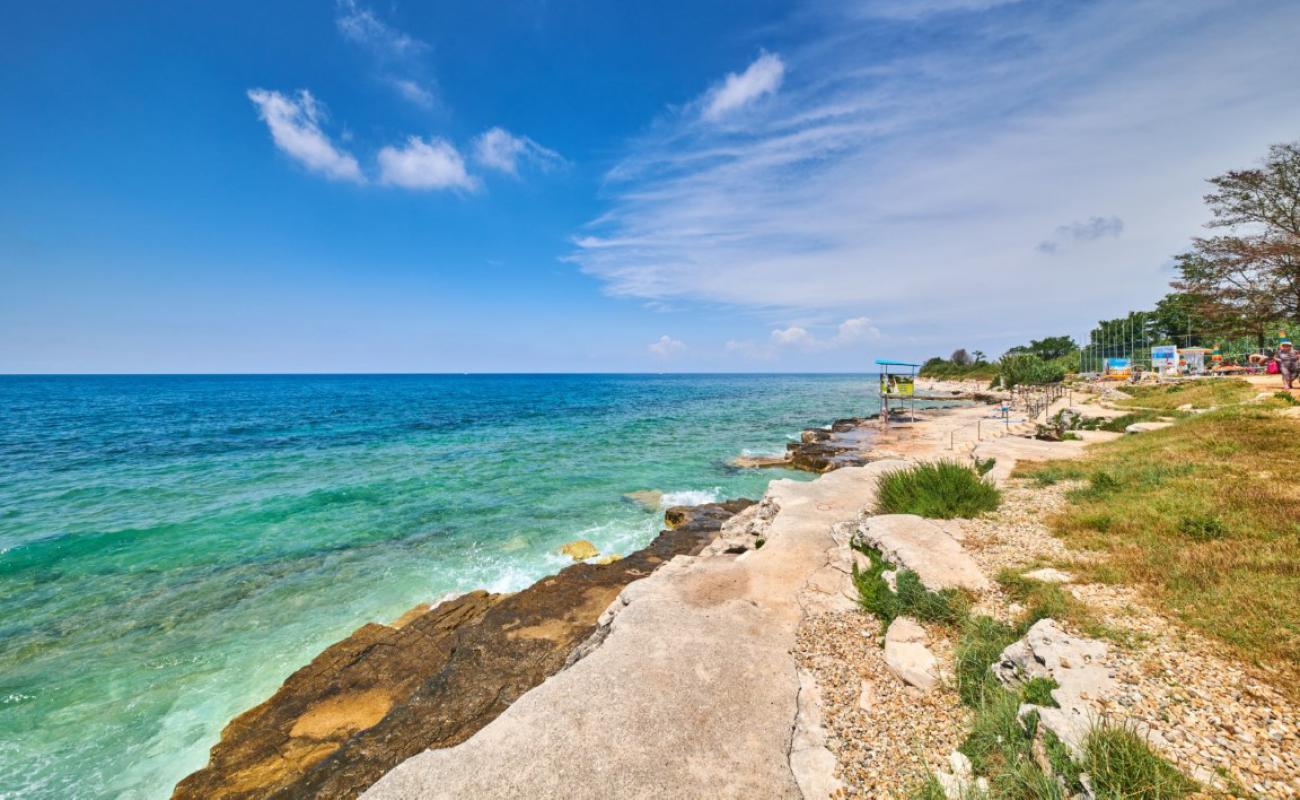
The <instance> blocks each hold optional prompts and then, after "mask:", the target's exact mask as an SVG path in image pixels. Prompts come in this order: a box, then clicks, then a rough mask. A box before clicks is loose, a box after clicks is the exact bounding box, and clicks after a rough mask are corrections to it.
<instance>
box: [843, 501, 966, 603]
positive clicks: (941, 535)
mask: <svg viewBox="0 0 1300 800" xmlns="http://www.w3.org/2000/svg"><path fill="white" fill-rule="evenodd" d="M859 535H860V536H861V537H862V539H863V540H864V541H865V542H866V543H867V544H869V545H871V546H872V547H874V548H876V549H877V550H879V551H880V554H881V555H882V556H883V557H884V558H885V560H886V561H889V562H890V563H892V564H896V565H898V566H902V567H906V568H907V569H910V570H912V571H913V572H915V573H916V575H917V577H919V578H920V579H921V583H923V584H925V587H926V588H927V589H929V590H931V591H939V590H941V589H969V590H970V591H973V592H982V591H986V590H987V589H988V588H989V580H988V578H986V577H985V576H984V573H982V572H980V568H979V566H978V565H976V563H975V561H974V560H973V559H972V558H971V557H970V556H969V555H968V554H967V553H966V551H965V550H963V549H962V546H961V543H960V542H958V541H957V540H956V539H955V538H953V536H952V535H951V534H950V533H949V532H948V531H947V530H945V529H944V526H941V525H938V524H936V523H935V522H933V521H931V520H928V519H924V518H922V517H918V516H916V515H914V514H881V515H880V516H875V517H871V518H869V519H867V520H866V521H865V522H864V523H863V524H862V528H861V530H860V533H859Z"/></svg>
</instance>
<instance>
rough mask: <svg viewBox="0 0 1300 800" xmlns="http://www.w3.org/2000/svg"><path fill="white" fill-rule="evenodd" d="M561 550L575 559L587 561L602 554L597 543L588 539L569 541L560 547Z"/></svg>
mask: <svg viewBox="0 0 1300 800" xmlns="http://www.w3.org/2000/svg"><path fill="white" fill-rule="evenodd" d="M560 552H561V553H563V554H564V555H566V556H568V557H569V558H571V559H573V560H574V561H586V560H587V559H589V558H593V557H595V556H598V555H600V551H599V550H597V549H596V545H594V544H592V543H591V542H589V541H587V540H586V539H579V540H577V541H576V542H569V543H568V544H566V545H564V546H563V547H561V548H560Z"/></svg>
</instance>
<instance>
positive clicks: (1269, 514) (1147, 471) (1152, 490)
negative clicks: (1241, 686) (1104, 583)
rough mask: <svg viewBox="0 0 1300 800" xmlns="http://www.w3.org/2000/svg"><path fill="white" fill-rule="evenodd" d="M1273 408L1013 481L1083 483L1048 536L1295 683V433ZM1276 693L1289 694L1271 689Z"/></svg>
mask: <svg viewBox="0 0 1300 800" xmlns="http://www.w3.org/2000/svg"><path fill="white" fill-rule="evenodd" d="M1231 383H1233V382H1227V381H1224V382H1215V383H1214V384H1211V385H1216V386H1218V385H1230V384H1231ZM1206 391H1207V390H1206V389H1205V388H1204V387H1202V386H1201V385H1199V384H1193V385H1191V386H1190V387H1189V388H1188V389H1186V390H1184V392H1183V393H1182V395H1181V396H1180V393H1176V392H1175V393H1169V394H1168V397H1169V402H1170V403H1172V404H1173V405H1174V406H1177V405H1181V404H1182V403H1183V402H1191V401H1190V400H1186V399H1184V398H1185V397H1186V396H1188V395H1195V396H1198V397H1202V398H1203V397H1204V396H1205V392H1206ZM1210 391H1214V392H1226V391H1231V392H1237V391H1239V390H1237V389H1217V388H1216V389H1213V390H1210ZM1143 399H1144V400H1145V399H1146V398H1143ZM1275 405H1276V406H1280V405H1281V404H1280V403H1274V401H1269V402H1268V403H1265V404H1260V405H1253V404H1252V405H1246V406H1237V407H1231V408H1224V409H1221V410H1219V411H1214V412H1211V413H1207V414H1202V415H1199V416H1196V417H1192V418H1189V419H1186V420H1183V421H1181V422H1179V423H1178V424H1177V425H1175V426H1173V427H1171V428H1168V429H1165V430H1161V431H1155V432H1151V433H1144V434H1140V435H1136V436H1126V437H1124V438H1122V439H1118V440H1115V441H1113V442H1109V443H1106V444H1103V445H1099V446H1096V447H1094V448H1093V449H1092V450H1091V451H1090V453H1091V455H1090V456H1089V457H1088V458H1087V459H1085V460H1083V461H1079V462H1074V463H1071V464H1068V465H1062V464H1059V463H1057V464H1047V465H1024V467H1023V468H1022V470H1020V472H1019V474H1021V475H1026V476H1029V477H1036V478H1038V479H1039V480H1040V481H1043V482H1054V481H1056V480H1071V479H1074V480H1085V481H1086V483H1085V484H1084V485H1082V486H1081V488H1077V489H1074V490H1073V491H1071V492H1070V493H1069V494H1068V496H1069V498H1070V500H1071V503H1070V507H1069V508H1068V509H1067V510H1066V511H1064V512H1062V513H1061V514H1059V515H1058V516H1057V517H1056V518H1054V519H1053V520H1052V525H1053V528H1054V529H1055V531H1056V532H1057V533H1058V534H1059V535H1061V536H1063V537H1064V538H1065V539H1066V540H1067V541H1070V542H1071V543H1072V544H1073V545H1075V546H1079V547H1083V548H1088V549H1096V550H1101V551H1103V552H1106V553H1108V555H1109V557H1108V558H1107V559H1106V560H1105V562H1104V563H1102V564H1100V565H1098V566H1097V567H1096V568H1094V574H1093V576H1092V577H1093V578H1094V579H1098V580H1108V581H1118V582H1122V583H1125V584H1134V585H1137V586H1139V587H1141V588H1143V589H1144V590H1145V591H1146V592H1148V593H1149V594H1150V595H1151V596H1152V597H1153V598H1154V599H1155V600H1156V601H1157V605H1158V607H1163V608H1165V609H1167V610H1168V611H1169V612H1170V613H1171V614H1172V615H1173V616H1174V617H1175V618H1177V619H1179V620H1181V621H1182V622H1183V623H1185V624H1187V625H1189V626H1191V627H1193V628H1196V629H1198V630H1201V631H1203V632H1205V633H1208V634H1210V635H1212V636H1214V637H1216V638H1218V639H1220V640H1222V641H1223V642H1225V643H1227V644H1228V645H1229V646H1230V647H1231V648H1232V649H1233V650H1235V651H1236V652H1237V653H1238V654H1239V655H1240V656H1242V657H1243V658H1245V659H1246V660H1247V661H1250V662H1253V663H1257V664H1262V665H1266V666H1269V667H1273V668H1276V669H1278V670H1279V671H1281V672H1282V673H1283V674H1284V676H1286V677H1289V678H1291V679H1294V678H1298V677H1300V485H1298V484H1297V482H1296V481H1297V478H1298V476H1300V422H1297V421H1296V420H1294V419H1285V418H1282V417H1280V416H1278V415H1277V414H1276V413H1275V412H1274V408H1273V406H1275ZM1287 682H1289V683H1290V684H1291V686H1293V687H1294V686H1296V682H1295V680H1290V681H1286V680H1284V681H1281V682H1280V683H1282V684H1285V683H1287Z"/></svg>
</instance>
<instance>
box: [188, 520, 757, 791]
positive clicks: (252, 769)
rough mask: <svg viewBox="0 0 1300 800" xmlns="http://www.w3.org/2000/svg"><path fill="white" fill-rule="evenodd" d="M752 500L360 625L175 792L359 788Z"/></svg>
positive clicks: (483, 706) (538, 663)
mask: <svg viewBox="0 0 1300 800" xmlns="http://www.w3.org/2000/svg"><path fill="white" fill-rule="evenodd" d="M751 505H753V501H751V500H732V501H728V502H723V503H708V504H705V505H700V506H691V507H676V508H670V509H668V511H667V512H666V514H665V518H666V523H665V524H666V529H665V530H664V531H662V532H661V533H660V534H659V536H658V537H657V538H656V539H655V540H654V541H653V542H652V543H651V544H650V545H649V546H648V547H646V548H644V549H642V550H638V551H636V552H635V553H632V554H631V555H629V556H627V557H626V558H622V559H619V560H617V561H613V562H611V563H605V564H595V563H578V564H574V565H573V566H570V567H567V568H565V569H564V570H561V571H560V572H559V573H558V574H556V575H553V576H550V577H547V578H543V579H542V580H540V581H538V582H537V583H535V584H533V585H532V586H530V587H528V588H526V589H523V590H522V591H519V592H516V593H514V594H508V595H502V594H489V593H487V592H484V591H475V592H470V593H468V594H465V595H461V596H460V597H457V598H454V599H450V600H447V601H444V602H442V603H439V604H438V605H436V606H433V607H430V606H428V605H427V604H423V605H419V606H416V607H415V608H413V609H411V610H410V611H408V612H407V613H406V614H403V615H402V617H401V618H400V619H398V620H397V621H396V622H394V623H393V624H391V625H383V624H378V623H370V624H367V625H363V626H362V627H360V628H358V629H357V630H356V631H355V632H354V633H353V634H352V635H351V636H349V637H348V638H346V639H344V640H343V641H341V642H338V643H336V644H334V645H332V646H330V647H329V648H327V649H326V650H325V651H324V652H322V653H321V654H320V655H319V656H317V657H316V658H315V659H313V660H312V662H311V663H310V664H308V665H307V666H305V667H303V668H302V669H300V670H298V671H297V672H295V673H294V674H293V675H291V676H290V677H289V678H288V679H287V680H285V682H284V684H283V685H281V687H280V689H279V690H278V691H277V692H276V693H275V694H274V695H272V696H271V697H270V698H269V699H267V700H266V701H265V702H263V703H261V704H260V705H258V706H256V707H254V708H252V709H250V710H248V711H246V712H244V713H243V714H241V715H239V716H238V717H236V718H235V719H234V720H232V721H231V722H230V723H229V724H228V725H227V726H226V728H225V729H224V730H223V731H222V734H221V739H220V741H219V742H218V743H217V744H216V745H215V746H214V747H213V748H212V750H211V754H210V759H209V762H208V764H207V766H205V767H204V768H203V769H200V770H198V771H197V772H194V773H193V774H191V775H189V776H188V777H186V778H185V779H184V780H182V781H181V782H180V783H179V784H177V786H176V789H175V792H174V793H173V795H172V796H173V798H176V800H190V799H191V798H192V799H193V800H199V799H200V798H202V799H203V800H214V799H216V798H230V799H232V800H233V799H234V798H265V797H277V798H296V797H312V798H353V797H356V796H357V795H358V794H360V793H361V792H363V791H364V790H365V789H366V788H368V787H369V786H370V785H371V784H373V783H374V782H375V781H376V780H378V779H379V778H380V777H382V776H383V775H384V773H386V772H387V771H389V770H390V769H392V768H393V767H395V766H397V765H398V764H400V763H401V762H402V761H404V760H406V759H407V758H409V757H411V756H413V755H415V754H417V753H419V752H421V751H423V750H426V749H429V748H442V747H450V746H453V745H455V744H458V743H460V742H463V741H465V740H466V739H468V738H469V737H470V736H472V735H473V734H474V733H475V732H476V731H478V730H479V729H481V728H482V727H483V726H485V725H487V724H488V723H489V722H491V721H492V720H493V719H495V718H496V717H497V716H498V715H499V714H500V713H501V712H502V711H504V710H505V709H506V708H509V707H510V705H511V703H513V702H514V701H515V700H517V699H518V698H519V697H520V696H522V695H523V694H524V693H525V692H527V691H528V690H529V689H531V688H533V687H534V686H536V685H538V684H539V683H541V682H542V681H544V680H545V679H546V678H547V677H549V676H551V675H553V674H554V673H556V672H558V671H559V670H561V669H562V668H563V667H564V666H565V662H566V660H567V659H568V658H569V656H570V654H571V653H573V652H574V651H575V649H577V648H578V647H579V645H581V644H582V643H583V642H584V641H586V640H587V639H588V638H589V637H590V636H591V635H592V634H593V633H594V632H595V631H596V623H597V620H598V618H599V617H600V615H601V614H602V612H604V611H605V609H606V608H607V607H608V606H609V605H610V603H612V602H613V601H614V599H615V598H616V597H617V596H618V595H619V593H620V592H621V591H622V590H623V589H624V587H626V586H627V585H628V584H629V583H631V582H633V581H635V580H638V579H640V578H644V577H646V576H647V575H649V574H651V573H652V572H654V571H655V570H656V569H658V568H659V567H660V566H662V565H663V564H665V563H667V562H668V561H670V560H671V559H673V558H674V557H676V556H679V555H696V554H698V553H700V552H701V551H702V550H704V548H705V547H707V546H708V545H709V544H710V543H711V542H713V540H714V539H715V537H716V536H717V534H718V531H719V530H720V529H721V527H722V525H723V523H724V522H725V521H727V520H728V519H730V518H731V517H732V516H734V515H735V514H737V513H738V512H740V511H742V510H744V509H745V508H747V507H749V506H751Z"/></svg>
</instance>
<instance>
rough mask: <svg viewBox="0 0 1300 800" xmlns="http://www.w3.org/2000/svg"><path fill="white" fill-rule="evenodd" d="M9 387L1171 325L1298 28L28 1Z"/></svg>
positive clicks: (0, 156)
mask: <svg viewBox="0 0 1300 800" xmlns="http://www.w3.org/2000/svg"><path fill="white" fill-rule="evenodd" d="M4 17H5V20H6V23H5V25H4V26H3V27H2V28H0V104H2V107H3V109H4V113H3V114H0V145H3V146H0V185H3V187H4V191H3V193H0V371H5V372H206V371H218V372H265V371H306V372H322V371H607V370H612V371H670V370H740V371H767V370H803V369H808V370H859V369H864V368H866V367H867V366H868V365H869V362H870V359H872V358H876V357H916V358H923V357H925V356H928V355H933V354H936V353H947V352H948V351H950V350H952V349H953V348H954V347H957V346H965V347H968V348H981V349H984V350H986V351H988V352H991V353H996V352H1000V350H1001V349H1003V348H1005V347H1006V346H1008V345H1010V344H1015V343H1017V342H1019V341H1022V340H1025V339H1028V338H1030V337H1034V338H1038V337H1040V336H1042V335H1049V334H1056V333H1072V334H1075V335H1080V334H1083V333H1085V332H1086V331H1087V329H1088V327H1089V324H1090V323H1091V322H1092V321H1093V320H1095V319H1097V318H1100V317H1105V316H1110V315H1114V314H1118V313H1121V312H1123V311H1125V310H1127V309H1129V308H1134V307H1142V306H1146V305H1149V304H1151V303H1152V302H1154V300H1155V299H1156V298H1157V297H1159V296H1160V294H1162V293H1163V291H1164V289H1165V285H1166V284H1167V282H1168V279H1169V277H1170V271H1169V270H1170V256H1171V255H1172V254H1174V253H1176V252H1178V251H1179V250H1180V249H1181V248H1182V247H1184V246H1185V244H1186V241H1187V239H1188V237H1190V236H1192V235H1194V234H1196V233H1197V232H1198V231H1199V225H1200V224H1201V223H1202V222H1203V221H1204V219H1205V214H1204V212H1203V210H1202V208H1201V206H1200V200H1199V198H1200V195H1201V194H1202V193H1203V191H1204V185H1203V183H1202V181H1203V179H1204V178H1206V177H1209V176H1210V175H1213V174H1216V173H1218V172H1221V171H1223V170H1224V169H1228V168H1232V167H1240V166H1247V165H1249V164H1251V163H1252V162H1254V161H1256V160H1257V159H1258V158H1259V157H1260V156H1261V155H1262V154H1263V152H1264V149H1265V148H1266V146H1267V145H1268V144H1269V143H1271V142H1276V141H1286V140H1294V139H1297V138H1300V84H1297V82H1296V81H1295V80H1294V76H1295V75H1296V74H1297V72H1298V68H1300V48H1296V47H1295V45H1294V34H1295V32H1296V31H1297V30H1300V4H1297V3H1294V2H1282V1H1278V2H1262V0H1234V1H1233V2H1227V0H1224V1H1223V2H1209V1H1193V0H1186V1H1185V2H1177V3H1172V2H1144V1H1143V0H1110V1H1107V0H1098V2H1077V1H1075V0H1070V2H1047V1H1046V0H861V1H860V2H857V3H845V4H826V3H814V4H808V5H804V4H798V3H762V2H752V3H741V4H737V3H712V4H710V3H702V2H698V1H696V2H690V3H671V2H661V3H638V4H631V3H599V4H598V3H557V2H540V1H539V2H528V3H517V4H508V3H501V4H496V5H493V4H469V3H413V2H392V0H381V2H363V1H362V0H344V1H343V2H328V1H326V0H321V1H320V2H313V3H288V2H283V3H275V4H267V3H252V2H247V3H239V2H236V3H223V4H220V5H219V6H218V5H216V4H190V3H121V4H103V3H68V2H57V0H56V1H55V2H44V3H38V4H28V3H23V4H19V3H6V4H5V9H4Z"/></svg>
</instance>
